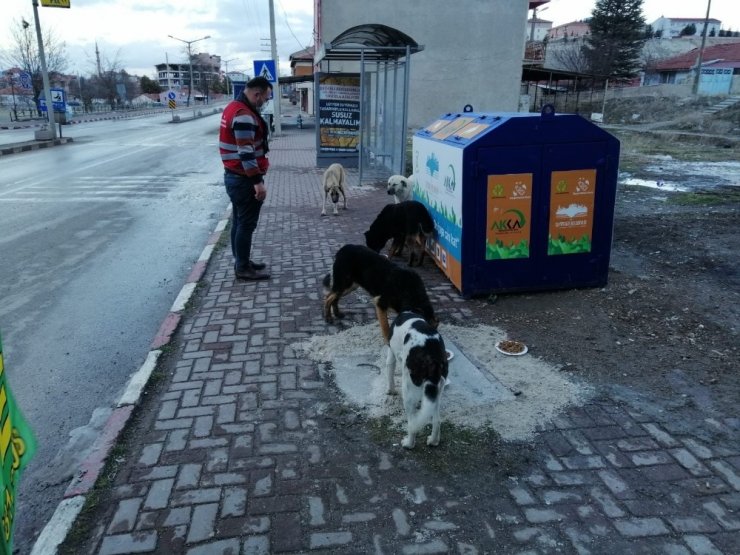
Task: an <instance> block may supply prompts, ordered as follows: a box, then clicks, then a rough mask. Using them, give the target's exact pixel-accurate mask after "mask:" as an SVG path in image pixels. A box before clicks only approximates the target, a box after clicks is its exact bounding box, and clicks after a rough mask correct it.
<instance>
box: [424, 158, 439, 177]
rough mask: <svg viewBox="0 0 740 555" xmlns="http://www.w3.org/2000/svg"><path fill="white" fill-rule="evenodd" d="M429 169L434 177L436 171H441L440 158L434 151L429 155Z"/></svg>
mask: <svg viewBox="0 0 740 555" xmlns="http://www.w3.org/2000/svg"><path fill="white" fill-rule="evenodd" d="M427 169H428V170H429V175H431V176H432V177H434V174H435V173H438V172H439V160H437V157H436V156H435V155H434V153H433V152H432V153H431V154H430V155H429V156H427Z"/></svg>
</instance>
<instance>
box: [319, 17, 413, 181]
mask: <svg viewBox="0 0 740 555" xmlns="http://www.w3.org/2000/svg"><path fill="white" fill-rule="evenodd" d="M423 49H424V47H423V46H420V45H418V44H417V43H416V41H414V40H413V39H412V38H411V37H409V36H408V35H406V34H404V33H402V32H401V31H399V30H397V29H394V28H392V27H388V26H386V25H380V24H366V25H358V26H356V27H352V28H350V29H347V30H346V31H344V32H343V33H341V34H339V35H338V36H337V37H336V38H335V39H334V40H333V41H331V42H330V43H324V44H322V45H321V47H320V48H319V49H318V50H317V52H316V57H315V63H316V65H317V67H318V71H317V72H316V73H315V74H314V80H315V87H314V90H315V91H316V92H315V94H316V104H315V105H316V106H317V125H316V158H317V160H316V163H317V165H318V166H320V167H324V166H328V165H329V164H331V163H333V162H340V163H341V164H343V165H345V166H346V167H357V168H358V170H359V183H362V182H363V181H377V180H384V179H387V177H388V176H389V175H392V174H403V173H405V166H406V142H407V127H408V102H409V73H410V62H411V55H412V54H414V53H416V52H420V51H421V50H423Z"/></svg>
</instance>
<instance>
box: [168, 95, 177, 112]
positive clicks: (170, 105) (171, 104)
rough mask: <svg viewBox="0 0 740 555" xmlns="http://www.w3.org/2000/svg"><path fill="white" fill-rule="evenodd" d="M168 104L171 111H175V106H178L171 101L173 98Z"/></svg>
mask: <svg viewBox="0 0 740 555" xmlns="http://www.w3.org/2000/svg"><path fill="white" fill-rule="evenodd" d="M167 102H168V105H169V107H170V110H174V109H175V106H176V105H177V103H176V102H175V101H174V100H173V99H171V98H170V99H169V100H168V101H167Z"/></svg>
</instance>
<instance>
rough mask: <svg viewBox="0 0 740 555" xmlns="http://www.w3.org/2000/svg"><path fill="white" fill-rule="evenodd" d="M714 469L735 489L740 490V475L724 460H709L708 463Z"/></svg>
mask: <svg viewBox="0 0 740 555" xmlns="http://www.w3.org/2000/svg"><path fill="white" fill-rule="evenodd" d="M709 464H710V465H711V466H712V468H714V470H716V471H717V472H719V474H721V475H722V477H723V478H724V479H725V481H726V482H727V483H728V484H730V486H732V488H733V489H734V490H735V491H740V475H738V474H737V473H736V472H735V471H734V469H733V468H732V467H731V466H730V465H729V464H727V463H726V462H724V461H711V462H710V463H709Z"/></svg>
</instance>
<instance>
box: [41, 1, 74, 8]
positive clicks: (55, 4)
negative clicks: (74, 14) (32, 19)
mask: <svg viewBox="0 0 740 555" xmlns="http://www.w3.org/2000/svg"><path fill="white" fill-rule="evenodd" d="M70 2H71V0H41V5H42V6H43V7H45V8H69V7H70V6H69V4H70Z"/></svg>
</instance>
